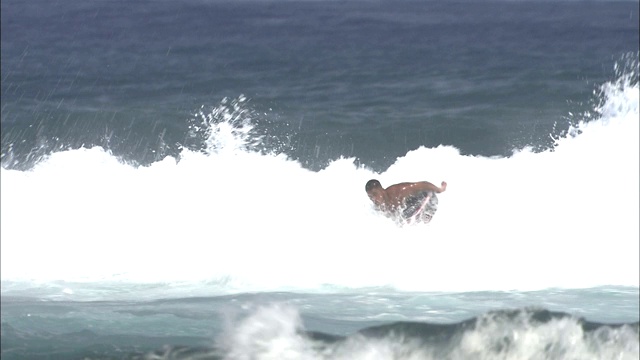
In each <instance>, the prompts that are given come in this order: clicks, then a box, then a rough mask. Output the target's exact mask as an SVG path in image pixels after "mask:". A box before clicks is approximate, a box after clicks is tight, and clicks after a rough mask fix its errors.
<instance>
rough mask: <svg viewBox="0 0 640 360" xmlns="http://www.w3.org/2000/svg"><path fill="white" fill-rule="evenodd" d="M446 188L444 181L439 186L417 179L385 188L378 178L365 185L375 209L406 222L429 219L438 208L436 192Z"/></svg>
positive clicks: (426, 220)
mask: <svg viewBox="0 0 640 360" xmlns="http://www.w3.org/2000/svg"><path fill="white" fill-rule="evenodd" d="M446 189H447V183H446V182H444V181H443V182H442V185H441V186H436V185H434V184H432V183H430V182H428V181H419V182H404V183H400V184H395V185H391V186H389V187H388V188H386V189H385V188H383V187H382V185H381V184H380V182H379V181H378V180H369V181H368V182H367V185H366V186H365V190H366V191H367V195H369V198H370V199H371V201H373V203H374V205H375V207H376V209H377V210H379V211H382V212H383V213H385V214H386V215H387V216H389V217H393V218H396V219H397V220H403V221H405V222H407V223H414V222H424V223H428V222H429V221H431V218H432V217H433V215H434V214H435V213H436V210H437V208H438V198H437V197H436V194H439V193H441V192H443V191H445V190H446Z"/></svg>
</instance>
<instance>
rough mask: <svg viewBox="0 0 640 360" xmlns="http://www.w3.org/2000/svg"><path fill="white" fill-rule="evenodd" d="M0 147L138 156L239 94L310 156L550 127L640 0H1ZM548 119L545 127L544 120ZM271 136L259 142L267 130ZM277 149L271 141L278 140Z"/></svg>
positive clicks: (588, 92)
mask: <svg viewBox="0 0 640 360" xmlns="http://www.w3.org/2000/svg"><path fill="white" fill-rule="evenodd" d="M2 9H3V11H2V14H3V15H2V20H3V21H2V136H3V137H2V158H3V161H4V162H5V163H6V160H7V159H8V156H9V155H8V154H9V153H10V152H9V146H10V145H12V152H11V156H12V159H13V161H12V162H11V165H8V166H11V167H19V168H28V167H29V166H31V165H32V164H33V161H35V159H37V158H38V156H41V155H42V154H45V153H47V152H49V151H51V150H52V149H56V148H59V147H63V148H67V147H72V148H76V147H79V146H82V145H83V144H84V145H85V146H91V145H101V146H106V147H108V148H109V149H111V150H112V151H113V152H114V154H116V155H119V156H122V157H124V158H125V159H128V160H133V161H136V162H139V163H141V164H148V163H150V162H152V161H155V160H158V159H159V158H162V157H164V156H166V155H175V154H177V153H179V149H180V148H181V147H183V146H184V147H188V148H198V147H201V146H202V144H201V143H199V142H198V141H197V140H194V139H191V138H189V136H188V135H187V127H188V120H189V119H190V118H192V114H193V113H194V112H195V111H197V110H198V109H199V108H200V106H202V105H204V106H217V105H218V104H219V102H220V101H221V100H222V99H223V98H224V97H229V98H236V97H238V96H240V95H242V94H244V95H245V96H246V97H248V98H249V99H250V101H251V103H252V107H253V109H254V110H255V111H256V113H257V114H258V115H257V116H256V118H257V119H256V121H257V120H262V122H264V123H266V124H264V125H262V126H263V130H262V131H263V132H265V133H267V132H268V133H269V138H270V139H271V140H270V142H268V144H271V143H277V144H285V145H286V147H285V148H284V150H286V153H287V155H289V156H291V157H293V158H295V159H300V161H301V163H302V164H303V165H304V166H307V167H309V168H313V169H318V168H321V167H323V166H326V164H327V163H328V161H330V160H333V159H336V158H338V157H339V156H348V157H351V156H353V157H356V158H357V159H358V161H360V162H361V163H363V164H366V165H369V166H372V167H374V168H376V169H379V170H382V169H384V168H386V167H387V166H389V165H390V164H391V163H392V162H393V161H394V160H395V159H396V158H397V157H398V156H400V155H403V154H405V153H406V151H407V150H410V149H415V148H417V147H419V146H427V147H432V146H437V145H440V144H446V145H454V146H456V147H458V148H459V149H460V150H461V152H462V153H463V154H475V155H488V156H490V155H509V154H511V151H512V150H513V149H515V148H521V147H523V146H526V145H531V146H534V147H536V148H540V149H544V148H548V147H549V146H551V145H552V141H551V140H550V138H549V136H548V135H549V134H550V133H552V132H561V131H563V130H566V129H567V128H568V125H569V124H570V123H571V121H572V119H571V117H570V116H569V112H571V113H574V114H575V113H579V112H581V111H586V110H588V109H590V106H589V104H588V103H589V101H590V100H591V96H592V91H593V90H594V89H595V87H596V86H597V85H599V84H601V83H603V82H605V81H608V80H611V78H612V77H614V72H613V66H614V64H615V62H616V61H618V60H620V58H621V57H623V56H625V55H626V54H627V53H633V54H635V53H637V51H638V21H637V20H638V6H637V2H579V3H576V2H535V1H527V2H484V1H483V2H432V1H428V2H412V1H410V2H404V1H402V2H373V1H363V2H315V1H313V2H278V1H269V2H238V3H236V2H221V1H185V2H180V3H172V2H165V1H142V2H135V3H133V4H132V3H130V2H120V1H108V2H93V3H90V4H79V3H77V2H73V1H53V2H51V1H30V2H22V1H12V0H3V2H2ZM554 125H555V127H554ZM268 144H267V145H265V146H267V147H268V146H269V145H268ZM278 150H281V149H278Z"/></svg>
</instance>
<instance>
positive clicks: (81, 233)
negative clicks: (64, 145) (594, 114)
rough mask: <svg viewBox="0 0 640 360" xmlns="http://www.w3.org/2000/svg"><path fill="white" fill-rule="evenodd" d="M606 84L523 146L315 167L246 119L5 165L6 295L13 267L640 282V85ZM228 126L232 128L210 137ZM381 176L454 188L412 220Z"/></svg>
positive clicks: (383, 280)
mask: <svg viewBox="0 0 640 360" xmlns="http://www.w3.org/2000/svg"><path fill="white" fill-rule="evenodd" d="M604 91H605V97H604V102H603V106H602V107H601V108H600V109H598V111H599V114H600V115H599V117H598V118H596V119H593V120H591V121H589V122H587V123H583V124H581V125H580V126H579V130H580V131H581V132H582V133H581V134H579V135H577V136H575V137H571V136H569V137H567V138H562V139H559V140H558V142H559V145H558V146H557V147H556V149H555V151H546V152H542V153H533V152H532V151H530V150H528V149H524V150H522V151H520V152H518V153H516V154H514V155H513V156H512V157H509V158H498V159H493V158H485V157H474V156H462V155H460V154H459V152H458V151H457V150H456V149H455V148H453V147H450V146H440V147H437V148H419V149H417V150H414V151H410V152H408V153H407V154H406V155H405V156H403V157H401V158H399V159H398V160H397V162H396V163H395V164H394V165H392V166H391V167H390V168H389V169H388V170H387V171H385V172H384V173H382V174H375V173H373V172H372V171H371V170H368V169H365V168H360V167H357V166H355V165H354V163H353V159H339V160H336V161H334V162H332V163H331V164H330V165H329V166H328V167H327V168H326V169H324V170H322V171H318V172H313V171H310V170H307V169H304V168H303V167H302V166H301V165H300V164H299V163H297V162H295V161H292V160H290V159H287V158H286V156H284V155H272V154H266V155H265V154H260V153H256V152H252V151H250V150H247V149H246V148H243V147H242V146H238V144H237V140H238V138H237V137H238V136H248V135H247V134H248V132H249V131H248V130H247V129H244V130H243V131H242V132H241V133H240V134H237V133H236V134H235V135H234V136H232V137H231V138H232V143H233V144H232V149H233V151H223V150H224V149H225V147H224V144H223V143H221V142H220V141H217V142H215V146H216V148H215V149H214V150H213V151H210V152H209V153H199V152H192V151H188V150H184V151H183V154H182V157H181V159H180V161H179V162H178V161H176V160H175V159H173V158H166V159H164V160H162V161H159V162H156V163H154V164H152V165H151V166H149V167H139V168H135V167H133V166H130V165H126V164H123V163H121V162H119V161H118V160H117V159H116V158H115V157H113V156H111V155H110V154H109V153H108V152H106V151H104V150H103V149H101V148H92V149H79V150H70V151H62V152H57V153H54V154H52V155H51V156H50V157H49V158H48V159H46V160H45V161H43V162H41V163H40V164H39V165H37V166H36V167H35V168H34V169H32V170H31V171H27V172H22V171H15V170H6V169H2V170H1V176H2V182H1V193H2V196H1V198H0V200H1V208H2V212H1V224H2V226H1V228H0V229H1V236H2V243H1V246H2V249H1V250H2V251H1V256H2V258H1V260H2V261H1V270H2V271H1V278H2V283H3V292H4V291H5V285H6V283H7V281H28V282H39V283H42V282H45V283H46V282H51V281H56V280H64V281H66V282H88V283H97V282H121V283H123V284H127V283H180V284H195V285H197V287H198V288H203V285H202V284H210V285H207V286H209V287H210V289H209V290H210V291H212V292H223V293H224V292H235V291H261V290H307V291H320V290H322V289H323V288H324V287H325V286H326V285H332V286H333V289H335V287H336V286H337V287H369V286H391V287H394V288H396V289H400V290H410V291H414V290H415V291H472V290H510V289H519V290H533V289H541V288H548V287H563V288H579V287H591V286H599V285H625V286H634V287H637V286H638V284H639V276H638V271H637V269H638V267H639V260H638V257H639V255H638V254H639V253H640V251H639V248H638V243H639V238H640V237H639V231H638V219H639V215H640V214H639V194H638V188H639V184H640V182H639V179H638V173H639V165H638V164H639V163H640V161H639V159H638V154H639V152H640V151H639V145H638V144H639V140H638V133H639V131H638V93H639V91H638V85H637V83H636V84H635V85H633V86H632V85H629V84H626V85H624V84H623V85H622V86H616V84H610V85H607V86H605V88H604ZM243 126H246V124H244V125H243ZM245 130H247V131H245ZM249 130H250V129H249ZM220 131H230V130H229V129H226V130H225V128H224V127H220V128H219V129H217V130H216V131H214V132H212V133H210V136H219V133H220ZM216 134H218V135H216ZM225 134H226V135H225V136H227V135H228V132H227V133H225ZM217 140H220V138H217ZM371 178H378V179H379V180H380V181H381V182H382V184H383V185H384V186H387V185H390V184H392V183H395V182H401V181H417V180H429V181H431V182H434V183H439V182H440V181H442V180H446V181H447V182H448V184H449V187H448V190H447V192H445V193H443V194H441V195H440V196H439V199H440V204H439V210H438V213H437V214H436V216H435V217H434V219H433V221H432V222H431V223H430V224H429V225H420V226H409V227H404V228H401V227H398V226H396V225H395V224H394V223H393V222H391V221H389V220H387V219H386V218H384V217H382V216H380V215H379V214H376V213H375V212H374V211H373V210H372V209H371V206H370V203H369V200H368V198H367V196H366V194H365V192H364V184H365V183H366V181H367V180H369V179H371ZM204 287H205V288H206V286H204ZM63 288H65V289H68V290H69V291H71V292H75V291H76V289H71V288H69V287H68V286H65V287H63Z"/></svg>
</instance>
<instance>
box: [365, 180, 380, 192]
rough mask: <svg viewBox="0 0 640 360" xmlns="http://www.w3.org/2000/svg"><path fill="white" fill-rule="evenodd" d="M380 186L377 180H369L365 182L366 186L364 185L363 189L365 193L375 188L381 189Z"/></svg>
mask: <svg viewBox="0 0 640 360" xmlns="http://www.w3.org/2000/svg"><path fill="white" fill-rule="evenodd" d="M381 187H382V185H380V181H378V180H369V181H367V185H365V187H364V189H365V190H367V192H369V191H371V190H373V189H376V188H381Z"/></svg>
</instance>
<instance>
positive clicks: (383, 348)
mask: <svg viewBox="0 0 640 360" xmlns="http://www.w3.org/2000/svg"><path fill="white" fill-rule="evenodd" d="M234 325H235V326H233V327H229V328H228V329H227V331H226V333H225V334H223V335H222V336H221V337H220V339H219V341H218V343H219V345H220V346H221V347H222V348H223V349H224V350H225V352H226V354H225V357H224V358H225V359H229V360H230V359H310V360H312V359H317V360H320V359H382V360H386V359H389V360H391V359H403V360H411V359H416V360H418V359H420V360H431V359H442V358H447V359H495V358H500V359H514V360H515V359H533V358H535V359H594V360H595V359H637V358H638V353H639V351H640V348H639V343H638V335H637V332H635V331H634V330H633V329H631V328H630V327H620V328H615V329H613V328H609V327H602V328H600V329H598V330H596V331H594V332H592V333H585V332H584V330H583V329H582V326H581V325H580V324H579V322H578V321H577V320H576V319H573V318H568V317H566V318H559V319H552V320H550V321H548V322H545V323H535V322H532V321H531V320H530V316H529V315H528V314H527V313H522V314H519V315H518V316H516V317H514V318H506V317H504V316H502V317H501V316H494V315H493V314H486V315H483V316H482V317H481V318H480V319H479V320H478V322H477V324H476V326H475V327H474V328H467V329H466V330H464V331H463V330H462V329H461V330H460V334H459V335H452V336H451V338H450V342H451V343H449V344H448V343H446V340H445V339H446V337H442V334H440V335H441V336H439V337H436V339H438V340H439V341H437V342H426V341H424V339H423V338H420V337H418V336H419V335H418V334H415V332H412V333H411V334H403V333H401V332H399V331H391V332H389V333H388V334H387V335H386V336H378V337H365V336H363V335H361V334H356V335H352V336H350V337H349V338H348V339H347V340H346V341H342V342H338V343H335V344H321V343H318V342H315V341H313V340H311V339H309V338H307V337H305V336H303V335H302V334H303V332H302V330H304V328H303V325H302V322H301V321H300V317H299V315H298V313H297V312H296V311H295V310H293V309H291V308H288V307H284V306H282V305H273V306H266V307H261V308H259V309H256V310H255V311H254V312H253V313H252V314H251V315H250V316H248V317H246V318H244V319H241V320H239V321H236V323H235V324H234ZM414 336H416V337H414ZM425 336H426V335H425ZM432 340H435V339H432Z"/></svg>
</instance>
